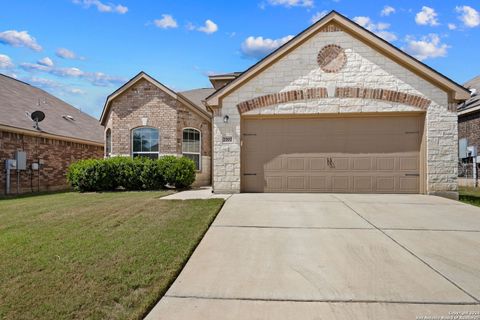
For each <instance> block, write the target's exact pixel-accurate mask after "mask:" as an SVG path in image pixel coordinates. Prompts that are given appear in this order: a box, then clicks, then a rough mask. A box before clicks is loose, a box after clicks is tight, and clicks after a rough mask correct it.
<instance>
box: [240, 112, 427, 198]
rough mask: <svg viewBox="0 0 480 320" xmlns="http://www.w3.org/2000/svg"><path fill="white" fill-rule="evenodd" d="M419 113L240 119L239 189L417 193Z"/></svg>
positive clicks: (419, 137)
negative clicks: (240, 184) (381, 115)
mask: <svg viewBox="0 0 480 320" xmlns="http://www.w3.org/2000/svg"><path fill="white" fill-rule="evenodd" d="M422 130H423V116H422V117H420V116H390V117H379V116H370V117H346V118H337V117H331V118H309V119H305V118H304V119H301V118H296V119H272V118H269V119H244V121H243V127H242V190H243V191H244V192H358V193H419V184H420V177H419V173H420V144H421V137H422Z"/></svg>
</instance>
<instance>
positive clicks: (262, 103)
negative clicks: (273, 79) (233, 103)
mask: <svg viewBox="0 0 480 320" xmlns="http://www.w3.org/2000/svg"><path fill="white" fill-rule="evenodd" d="M305 97H307V99H319V98H326V97H327V89H326V88H308V89H306V90H305V91H304V90H290V91H284V92H279V93H271V94H266V95H264V96H260V97H256V98H253V99H250V100H246V101H243V102H240V103H239V104H237V109H238V112H239V113H240V114H242V113H245V112H248V111H251V110H254V109H258V108H263V107H268V106H271V105H274V104H280V103H287V102H294V101H299V100H304V99H305Z"/></svg>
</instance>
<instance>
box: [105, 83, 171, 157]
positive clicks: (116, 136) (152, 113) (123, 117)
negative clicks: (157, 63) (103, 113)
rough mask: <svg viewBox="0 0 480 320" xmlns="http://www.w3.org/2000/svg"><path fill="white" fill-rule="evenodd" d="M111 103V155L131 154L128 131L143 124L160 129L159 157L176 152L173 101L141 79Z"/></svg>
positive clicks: (130, 138) (129, 133)
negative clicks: (160, 154)
mask: <svg viewBox="0 0 480 320" xmlns="http://www.w3.org/2000/svg"><path fill="white" fill-rule="evenodd" d="M111 103H112V106H111V109H110V110H111V111H110V115H109V118H111V124H110V125H111V130H112V155H114V156H115V155H122V156H125V155H130V152H131V144H132V136H131V131H132V129H134V128H137V127H141V126H144V125H146V126H148V127H154V128H158V129H159V131H160V152H161V153H162V154H176V153H177V128H176V123H177V110H176V103H177V102H176V99H174V98H173V97H172V96H170V95H169V94H167V93H165V92H164V91H162V90H160V89H158V88H157V87H156V86H155V85H153V84H152V83H150V82H148V81H146V80H144V79H141V80H139V81H138V82H137V83H136V84H135V85H133V86H132V87H130V88H129V89H128V90H127V91H126V92H124V93H123V94H121V95H120V96H118V97H117V98H116V99H115V100H113V101H112V102H111ZM144 119H146V121H145V122H143V120H144Z"/></svg>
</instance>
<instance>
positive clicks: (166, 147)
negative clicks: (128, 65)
mask: <svg viewBox="0 0 480 320" xmlns="http://www.w3.org/2000/svg"><path fill="white" fill-rule="evenodd" d="M142 126H147V127H153V128H157V129H158V130H159V133H160V155H167V154H173V155H181V153H182V140H183V132H182V131H183V129H184V128H195V129H198V130H200V132H201V137H202V148H201V150H202V165H201V167H202V168H201V171H199V172H197V178H196V181H195V185H196V186H198V185H209V184H210V180H211V179H210V176H211V154H212V149H211V127H210V126H211V123H210V121H209V120H208V119H205V118H204V117H202V116H200V115H199V114H198V113H196V112H194V111H192V110H191V108H189V107H187V106H185V105H183V104H182V103H181V102H180V101H178V100H177V99H175V98H174V97H172V96H171V95H169V94H168V93H166V92H164V91H163V90H161V89H160V88H158V87H157V86H156V85H154V84H152V83H150V82H149V81H147V80H145V79H140V80H139V81H138V82H137V83H135V84H134V85H132V86H131V87H130V88H128V89H127V90H126V91H125V92H124V93H122V94H121V95H120V96H118V97H116V98H115V99H114V100H113V101H111V108H110V112H109V114H108V115H107V118H106V122H105V130H107V129H109V128H110V129H111V130H112V156H130V155H131V148H132V146H131V143H132V141H131V140H132V136H131V132H132V129H134V128H137V127H142Z"/></svg>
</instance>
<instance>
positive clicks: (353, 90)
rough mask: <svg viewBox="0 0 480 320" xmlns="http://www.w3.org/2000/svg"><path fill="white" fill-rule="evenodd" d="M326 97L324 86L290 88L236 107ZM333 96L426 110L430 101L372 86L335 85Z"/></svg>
mask: <svg viewBox="0 0 480 320" xmlns="http://www.w3.org/2000/svg"><path fill="white" fill-rule="evenodd" d="M321 98H328V94H327V89H326V88H324V87H317V88H308V89H305V90H291V91H285V92H279V93H272V94H267V95H264V96H260V97H256V98H253V99H250V100H246V101H243V102H240V103H239V104H237V109H238V112H239V113H240V114H242V113H245V112H248V111H251V110H255V109H259V108H263V107H267V106H271V105H275V104H280V103H287V102H295V101H302V100H305V99H306V100H313V99H321ZM335 98H360V99H372V100H383V101H387V102H394V103H400V104H405V105H409V106H414V107H417V108H420V109H423V110H426V109H427V108H428V106H429V105H430V103H431V101H430V100H428V99H425V98H422V97H420V96H417V95H414V94H409V93H404V92H400V91H395V90H387V89H374V88H359V87H337V88H336V89H335Z"/></svg>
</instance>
